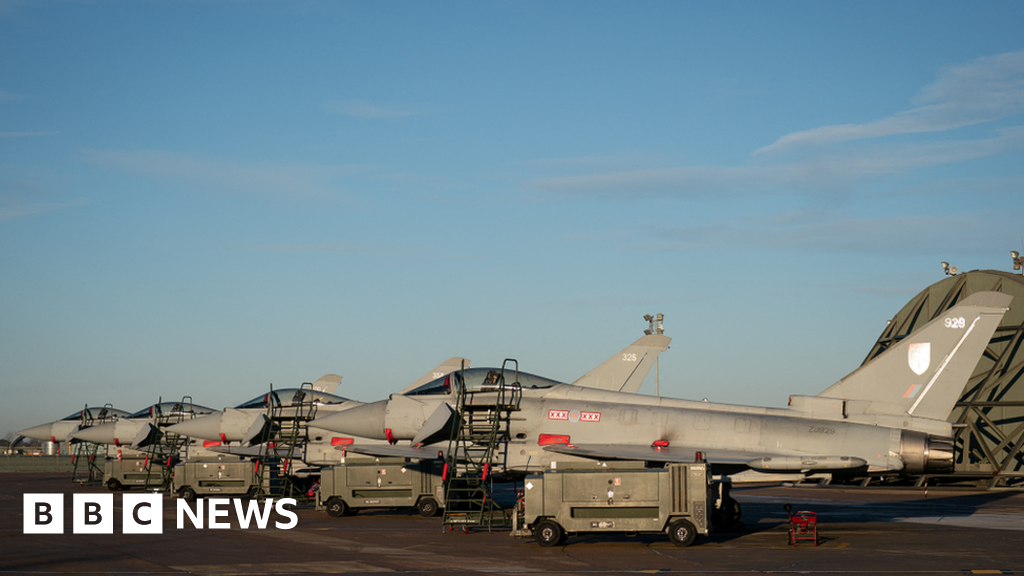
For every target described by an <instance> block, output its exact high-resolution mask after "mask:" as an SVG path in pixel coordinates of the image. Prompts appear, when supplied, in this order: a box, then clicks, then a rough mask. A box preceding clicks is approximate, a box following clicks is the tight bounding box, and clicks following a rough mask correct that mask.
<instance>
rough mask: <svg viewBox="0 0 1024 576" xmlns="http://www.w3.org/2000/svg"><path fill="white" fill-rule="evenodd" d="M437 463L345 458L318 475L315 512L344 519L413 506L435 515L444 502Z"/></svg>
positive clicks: (429, 514) (396, 459)
mask: <svg viewBox="0 0 1024 576" xmlns="http://www.w3.org/2000/svg"><path fill="white" fill-rule="evenodd" d="M442 468H443V463H442V462H440V461H439V460H429V461H419V462H407V461H406V460H405V459H404V458H366V459H354V458H348V459H347V462H346V463H344V464H340V465H337V466H334V467H332V468H324V469H323V470H322V471H321V472H320V488H319V491H318V492H317V510H326V511H327V513H328V514H330V515H331V516H335V517H338V516H347V515H351V514H354V513H355V512H357V511H358V510H359V509H361V508H403V507H413V506H415V507H416V508H417V509H418V510H419V513H420V514H422V515H423V516H427V517H430V516H434V515H436V514H437V513H438V512H439V511H440V510H441V502H443V501H444V484H443V483H442V481H441V470H442Z"/></svg>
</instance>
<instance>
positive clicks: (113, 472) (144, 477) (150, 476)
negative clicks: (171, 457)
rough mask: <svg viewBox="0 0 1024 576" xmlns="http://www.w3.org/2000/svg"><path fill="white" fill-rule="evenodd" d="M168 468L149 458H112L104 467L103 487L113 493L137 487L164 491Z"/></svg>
mask: <svg viewBox="0 0 1024 576" xmlns="http://www.w3.org/2000/svg"><path fill="white" fill-rule="evenodd" d="M166 468H167V467H166V466H165V465H164V464H163V463H162V462H156V461H150V460H149V459H147V458H124V459H120V460H118V459H114V458H111V459H109V460H107V461H106V463H105V464H104V466H103V485H104V486H106V487H107V489H108V490H110V491H111V492H117V491H119V490H127V489H129V488H134V487H136V486H141V487H143V488H157V489H162V488H163V487H164V481H165V479H166V475H167V474H166V473H167V470H166Z"/></svg>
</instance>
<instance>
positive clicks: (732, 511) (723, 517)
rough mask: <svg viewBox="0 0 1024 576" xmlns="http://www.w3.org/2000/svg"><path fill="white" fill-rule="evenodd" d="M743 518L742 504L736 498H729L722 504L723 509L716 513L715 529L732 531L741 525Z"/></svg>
mask: <svg viewBox="0 0 1024 576" xmlns="http://www.w3.org/2000/svg"><path fill="white" fill-rule="evenodd" d="M742 516H743V510H742V509H740V503H739V502H737V501H736V500H735V499H734V498H731V497H727V498H726V499H725V500H724V501H723V502H722V507H721V508H719V509H716V510H715V511H714V521H713V522H714V527H715V529H716V530H731V529H733V528H735V527H736V525H737V524H739V523H740V518H741V517H742Z"/></svg>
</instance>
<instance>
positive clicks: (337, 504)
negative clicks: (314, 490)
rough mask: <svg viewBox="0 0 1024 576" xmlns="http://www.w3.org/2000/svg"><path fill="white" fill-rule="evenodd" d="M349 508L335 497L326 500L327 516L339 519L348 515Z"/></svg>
mask: <svg viewBox="0 0 1024 576" xmlns="http://www.w3.org/2000/svg"><path fill="white" fill-rule="evenodd" d="M348 511H349V508H348V504H345V501H344V500H342V499H341V498H338V497H337V496H332V497H330V498H329V499H328V500H327V514H328V515H329V516H334V517H335V518H340V517H342V516H345V515H347V514H348Z"/></svg>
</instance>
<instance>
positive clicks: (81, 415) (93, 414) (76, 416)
mask: <svg viewBox="0 0 1024 576" xmlns="http://www.w3.org/2000/svg"><path fill="white" fill-rule="evenodd" d="M127 416H128V412H126V411H124V410H118V409H117V408H107V407H103V408H85V409H83V410H79V411H77V412H74V413H72V414H69V415H68V416H67V417H66V418H61V420H62V421H63V420H82V419H84V420H86V421H90V420H113V419H114V418H125V417H127Z"/></svg>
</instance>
